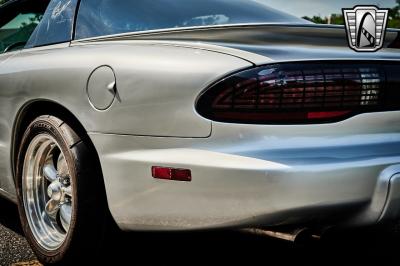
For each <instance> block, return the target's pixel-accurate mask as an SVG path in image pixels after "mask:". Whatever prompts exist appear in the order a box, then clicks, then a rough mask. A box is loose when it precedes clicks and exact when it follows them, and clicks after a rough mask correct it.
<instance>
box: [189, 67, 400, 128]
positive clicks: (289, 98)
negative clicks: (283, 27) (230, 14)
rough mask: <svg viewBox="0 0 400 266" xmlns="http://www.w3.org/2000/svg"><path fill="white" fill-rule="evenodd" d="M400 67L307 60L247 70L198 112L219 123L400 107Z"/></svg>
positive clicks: (319, 117) (209, 94)
mask: <svg viewBox="0 0 400 266" xmlns="http://www.w3.org/2000/svg"><path fill="white" fill-rule="evenodd" d="M399 74H400V65H399V64H395V63H385V62H377V63H352V62H324V63H316V62H305V63H295V64H293V63H285V64H273V65H267V66H263V67H258V68H254V69H250V70H246V71H243V72H240V73H237V74H235V75H232V76H230V77H228V78H226V79H224V80H222V81H221V82H219V83H217V84H216V85H214V86H213V87H211V88H210V89H208V90H207V91H206V92H205V93H203V94H202V95H201V96H200V97H199V99H198V101H197V105H196V108H197V111H198V112H199V113H200V114H201V115H203V116H204V117H206V118H209V119H211V120H214V121H219V122H235V123H255V124H293V123H295V124H296V123H299V124H301V123H321V122H334V121H340V120H343V119H346V118H348V117H350V116H353V115H355V114H359V113H364V112H373V111H386V110H397V109H399V106H400V104H399V102H400V98H399V90H400V86H399V84H400V82H399V80H398V78H397V77H399Z"/></svg>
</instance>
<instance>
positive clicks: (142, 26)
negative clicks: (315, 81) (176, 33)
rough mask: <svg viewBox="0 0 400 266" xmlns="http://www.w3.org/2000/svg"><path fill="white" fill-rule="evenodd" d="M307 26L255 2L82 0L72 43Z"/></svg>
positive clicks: (248, 0)
mask: <svg viewBox="0 0 400 266" xmlns="http://www.w3.org/2000/svg"><path fill="white" fill-rule="evenodd" d="M264 22H271V23H274V22H280V23H289V22H291V23H296V22H297V23H307V22H306V21H305V20H303V19H300V18H297V17H295V16H292V15H288V14H286V13H283V12H281V11H278V10H275V9H272V8H269V7H267V6H266V5H264V4H261V3H260V2H258V1H257V0H151V1H149V0H82V1H81V4H80V8H79V12H78V17H77V25H76V34H75V39H82V38H88V37H95V36H102V35H110V34H117V33H125V32H137V31H146V30H155V29H166V28H180V27H191V26H209V25H222V24H237V23H264Z"/></svg>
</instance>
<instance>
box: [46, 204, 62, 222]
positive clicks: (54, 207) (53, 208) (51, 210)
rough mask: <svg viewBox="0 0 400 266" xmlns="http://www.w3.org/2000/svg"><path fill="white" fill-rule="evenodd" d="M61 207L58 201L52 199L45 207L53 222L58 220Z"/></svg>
mask: <svg viewBox="0 0 400 266" xmlns="http://www.w3.org/2000/svg"><path fill="white" fill-rule="evenodd" d="M59 205H60V202H59V201H57V200H54V199H50V200H49V201H48V202H47V204H46V207H45V210H46V213H47V215H48V216H49V217H50V218H51V219H53V220H56V218H57V212H58V211H59V209H60V206H59Z"/></svg>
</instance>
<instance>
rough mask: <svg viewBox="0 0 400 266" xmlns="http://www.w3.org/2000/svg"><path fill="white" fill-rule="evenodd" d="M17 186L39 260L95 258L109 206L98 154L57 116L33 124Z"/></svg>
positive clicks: (26, 138) (20, 160)
mask: <svg viewBox="0 0 400 266" xmlns="http://www.w3.org/2000/svg"><path fill="white" fill-rule="evenodd" d="M16 184H17V192H18V199H19V214H20V218H21V223H22V226H23V229H24V232H25V235H26V237H27V239H28V242H29V243H30V245H31V246H32V249H33V250H34V252H35V253H36V255H37V257H38V259H39V260H40V261H42V262H44V263H46V264H51V263H53V264H54V263H64V262H72V260H79V259H82V258H85V257H86V258H87V256H88V255H89V256H93V257H95V256H96V254H95V253H96V251H98V250H99V249H100V247H101V245H100V244H101V243H102V240H103V236H104V232H105V230H104V229H105V227H106V222H107V208H106V206H107V204H106V200H105V193H104V184H103V181H102V177H101V172H100V171H99V166H98V163H97V160H96V157H95V154H94V152H92V149H91V147H90V144H89V143H88V141H87V140H86V139H85V138H83V136H78V134H77V133H76V132H75V131H74V130H73V129H72V127H70V126H69V125H68V124H67V123H65V122H64V121H62V120H60V119H58V118H56V117H53V116H41V117H39V118H37V119H35V120H34V121H33V122H32V123H31V124H30V125H29V127H28V128H27V130H26V131H25V134H24V136H23V138H22V142H21V146H20V150H19V154H18V161H17V182H16ZM93 252H95V253H93Z"/></svg>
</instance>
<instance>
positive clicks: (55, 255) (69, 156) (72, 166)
mask: <svg viewBox="0 0 400 266" xmlns="http://www.w3.org/2000/svg"><path fill="white" fill-rule="evenodd" d="M39 134H45V135H48V136H51V137H52V138H53V139H54V140H55V141H56V142H57V145H58V146H59V148H60V150H61V151H62V153H63V154H64V157H65V159H66V161H67V165H68V169H69V173H70V175H71V176H70V178H71V179H72V182H73V184H74V186H75V187H74V189H73V198H74V200H73V207H72V210H73V212H72V217H71V224H70V229H69V231H68V233H67V235H66V238H65V240H64V242H63V244H62V245H61V246H60V247H59V248H57V249H55V250H53V251H50V250H46V249H44V248H43V247H42V246H41V245H40V244H39V243H38V242H37V241H36V238H35V236H34V235H33V233H32V231H31V229H30V225H29V222H28V218H27V214H26V211H25V207H24V200H23V191H22V183H23V180H22V179H23V170H24V169H23V168H24V163H25V156H26V152H27V149H28V147H29V145H30V143H31V142H32V140H33V139H34V138H35V137H36V136H38V135H39ZM69 145H70V144H69V143H68V139H66V137H65V136H64V134H63V132H62V131H61V130H60V126H59V125H58V126H57V124H55V123H54V121H51V120H49V119H46V118H44V117H40V118H38V119H36V120H35V121H34V122H32V123H31V124H30V126H29V127H28V129H27V130H26V131H25V134H24V135H23V138H22V141H21V145H20V149H19V153H18V158H17V167H16V189H17V196H18V203H19V204H18V210H19V216H20V220H21V224H22V228H23V231H24V233H25V236H26V238H27V239H28V242H29V243H30V244H31V245H33V250H34V251H35V253H36V255H37V257H38V258H39V259H40V260H41V261H47V262H48V263H52V262H56V261H59V260H61V259H62V258H64V257H66V255H67V253H68V251H69V250H70V246H71V244H72V241H73V235H74V234H73V232H74V229H75V225H76V213H77V212H78V205H79V204H78V202H79V198H78V195H77V189H76V186H77V184H78V183H77V178H76V173H77V169H76V166H77V165H79V164H78V163H76V162H77V158H75V156H74V154H73V153H72V152H71V150H70V147H69Z"/></svg>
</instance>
